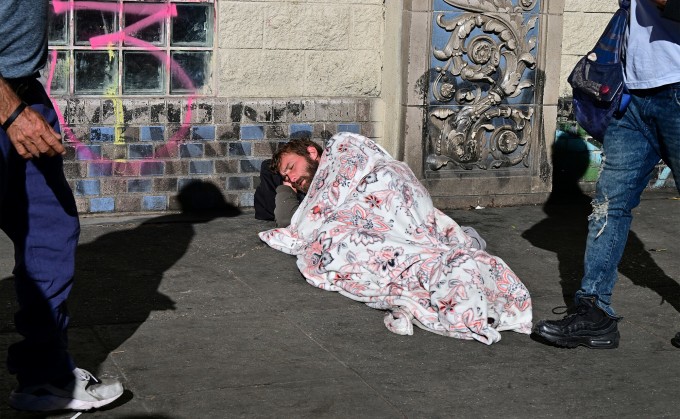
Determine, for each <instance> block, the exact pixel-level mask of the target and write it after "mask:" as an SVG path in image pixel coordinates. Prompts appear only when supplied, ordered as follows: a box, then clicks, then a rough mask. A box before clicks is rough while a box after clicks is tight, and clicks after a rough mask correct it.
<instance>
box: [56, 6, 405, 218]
mask: <svg viewBox="0 0 680 419" xmlns="http://www.w3.org/2000/svg"><path fill="white" fill-rule="evenodd" d="M207 1H208V3H210V4H212V5H213V6H214V11H215V13H214V22H213V23H214V25H213V29H214V33H213V34H212V36H213V37H214V38H213V43H212V48H211V52H212V64H211V65H210V66H209V68H208V69H207V70H206V71H204V72H205V73H209V74H208V77H207V78H206V80H208V82H206V84H205V85H202V86H201V87H200V88H197V89H196V91H195V94H194V93H192V92H189V93H187V94H184V95H171V94H166V95H148V96H147V95H144V96H139V95H136V96H130V95H125V94H115V93H113V94H111V93H108V92H109V90H107V93H106V94H90V95H82V94H74V93H73V92H72V91H71V92H69V90H68V89H67V90H65V91H62V92H52V93H51V95H52V97H53V99H54V101H55V104H56V105H57V106H58V108H59V112H60V113H62V114H63V117H64V121H63V124H62V125H63V131H64V139H65V142H66V145H67V150H68V154H67V156H66V159H65V172H66V175H67V178H68V180H69V182H70V183H71V185H72V188H73V190H74V193H75V195H76V200H77V203H78V209H79V211H80V212H81V213H111V212H114V213H131V212H144V211H166V210H178V209H179V202H178V201H177V195H178V193H179V192H180V191H181V190H182V188H184V187H185V186H186V185H187V184H189V183H191V182H193V181H196V180H201V181H205V182H209V183H212V184H214V185H215V186H217V188H218V189H219V190H220V191H222V192H223V193H224V196H225V198H226V200H227V201H228V202H229V203H231V204H234V205H237V206H244V207H247V206H252V205H253V193H254V189H255V188H256V187H257V185H258V182H259V169H260V165H261V163H262V161H263V160H265V159H267V158H268V157H270V156H271V154H272V153H273V151H274V150H275V149H276V148H277V146H278V145H279V144H280V143H282V142H286V141H288V140H289V139H291V138H301V137H306V138H311V139H313V140H315V141H318V142H323V141H324V140H325V139H328V138H330V136H332V135H333V134H334V133H336V132H340V131H353V132H358V133H362V134H364V135H366V136H369V137H372V138H375V139H376V140H377V141H378V142H382V141H383V138H382V132H383V121H384V119H385V116H384V115H385V103H384V100H383V98H382V95H383V76H382V74H383V57H384V52H383V45H384V42H385V40H384V37H385V14H386V12H385V5H384V2H383V0H334V1H330V0H328V1H324V0H308V1H301V0H263V1H233V0H219V1H215V2H213V1H212V0H207ZM57 3H59V5H61V6H62V8H63V7H67V8H68V7H70V8H73V7H74V5H76V6H77V3H72V2H57ZM110 4H111V3H107V2H88V3H87V5H85V6H82V5H81V6H80V7H91V8H92V10H98V9H97V7H100V6H102V7H103V6H108V5H110ZM124 4H125V5H126V6H125V7H127V5H128V4H131V3H127V2H126V3H124ZM139 4H142V2H139V3H137V4H135V5H139ZM170 4H172V3H170ZM88 5H89V6H88ZM69 12H71V11H70V10H68V9H64V10H62V13H69ZM71 16H72V15H71ZM74 20H75V19H74ZM121 20H122V19H121ZM124 30H125V28H123V31H124ZM123 31H121V32H123ZM115 35H116V34H112V35H111V34H107V35H106V36H107V37H111V36H115ZM128 35H129V34H128ZM110 39H112V38H110ZM93 44H94V42H93ZM59 48H60V47H59V46H54V45H53V46H52V49H55V50H59V51H62V50H60V49H59ZM72 48H73V47H72ZM102 48H106V45H103V46H100V49H102ZM152 49H153V48H151V47H149V51H151V50H152ZM204 49H205V48H204ZM122 54H123V53H122V52H121V53H120V55H121V56H122ZM60 63H62V65H61V67H62V68H61V70H60V67H59V64H54V67H57V70H58V71H56V72H53V73H54V74H57V75H59V74H60V73H59V71H66V73H68V65H69V64H68V60H64V61H63V62H60ZM76 66H77V64H76ZM64 68H65V70H64ZM73 71H74V70H73V65H72V64H71V72H73ZM47 72H49V71H47ZM47 72H46V73H47ZM187 72H189V70H187ZM63 77H66V80H68V74H66V76H63ZM63 77H62V79H63ZM44 78H46V76H44ZM71 81H72V82H73V77H71ZM122 83H125V82H124V81H122V82H121V84H122ZM46 84H47V82H46ZM112 91H115V86H114V90H112ZM119 92H120V90H119ZM387 146H388V148H389V147H390V145H387ZM392 146H393V145H392Z"/></svg>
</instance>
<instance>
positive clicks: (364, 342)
mask: <svg viewBox="0 0 680 419" xmlns="http://www.w3.org/2000/svg"><path fill="white" fill-rule="evenodd" d="M676 196H677V193H676V192H675V191H674V190H673V191H670V190H664V191H649V192H646V193H645V196H644V199H643V202H642V204H641V205H640V207H639V208H638V209H636V210H635V220H634V223H633V228H632V234H631V237H630V239H629V243H628V247H627V250H626V255H625V257H624V262H623V264H622V266H621V269H620V271H621V278H620V281H619V283H618V285H617V288H616V293H615V301H614V303H615V307H616V309H617V310H618V312H619V314H621V315H622V316H624V317H625V319H624V320H623V321H622V322H621V324H620V331H621V344H620V347H619V348H618V349H615V350H606V351H597V350H588V349H584V348H578V349H573V350H565V349H558V348H554V347H549V346H544V345H542V344H539V343H537V342H534V341H533V340H532V339H531V338H530V337H529V336H526V335H520V334H516V333H513V332H504V333H503V339H502V341H501V342H499V343H497V344H494V345H491V346H485V345H483V344H481V343H478V342H475V341H461V340H457V339H453V338H446V337H442V336H438V335H435V334H432V333H428V332H425V331H423V330H420V329H417V328H416V330H415V334H414V335H413V336H398V335H395V334H392V333H390V332H389V331H388V330H387V329H386V328H385V326H384V325H383V320H382V319H383V313H382V312H380V311H378V310H374V309H371V308H368V307H367V306H365V305H363V304H361V303H358V302H355V301H352V300H350V299H348V298H345V297H343V296H341V295H339V294H336V293H333V292H326V291H322V290H319V289H316V288H314V287H312V286H310V285H308V284H307V283H306V282H305V281H304V280H303V279H302V277H301V275H300V273H299V271H298V270H297V268H296V265H295V258H294V257H292V256H289V255H286V254H283V253H280V252H277V251H275V250H273V249H271V248H269V247H267V246H266V245H265V244H264V243H262V242H261V241H260V240H259V238H258V237H257V235H256V233H257V232H258V231H261V230H265V229H268V228H271V227H273V223H268V222H261V221H257V220H255V219H254V218H253V213H252V212H245V213H243V214H241V215H238V216H235V217H231V218H229V217H226V218H224V217H223V218H214V219H199V218H187V217H183V216H161V217H150V218H144V219H141V218H135V219H130V218H108V219H107V218H84V219H83V220H82V224H83V229H82V238H81V244H80V247H79V253H78V266H77V283H76V286H75V288H74V291H73V293H72V298H71V302H70V309H71V312H72V315H73V321H72V327H71V333H70V336H71V348H72V352H73V354H74V356H75V358H76V360H77V362H78V364H79V366H80V367H82V368H86V369H89V370H91V371H93V372H99V373H101V375H108V376H115V377H118V378H120V379H121V380H122V381H123V382H124V384H125V386H126V389H127V391H126V393H125V394H124V395H123V397H122V398H121V400H120V402H117V403H116V405H115V406H113V407H112V408H107V409H104V410H99V411H95V412H91V413H86V414H83V415H82V416H81V417H101V418H143V417H148V418H232V417H286V418H287V417H311V418H323V417H332V418H355V417H367V418H369V417H370V418H381V417H385V418H387V417H390V418H392V417H414V418H415V417H424V418H425V417H426V418H432V417H456V418H458V417H461V418H468V417H469V418H477V417H517V418H519V417H677V416H678V414H679V413H678V412H679V411H680V397H678V392H679V391H680V349H676V348H674V347H673V346H672V345H671V344H670V338H671V337H673V335H674V334H675V333H676V332H677V331H680V285H679V282H678V281H680V257H678V246H677V238H678V236H680V224H679V221H680V200H678V199H675V198H676ZM586 213H587V207H586V206H581V205H569V206H560V205H556V206H554V207H551V208H549V209H546V208H543V207H540V206H529V207H511V208H484V209H477V210H456V211H449V212H448V214H449V215H451V216H452V217H453V218H454V219H455V220H456V221H457V222H458V223H459V224H463V225H470V226H473V227H475V228H476V229H477V230H478V231H479V233H480V234H481V235H482V236H483V237H484V238H485V239H486V241H487V243H488V250H489V251H490V253H492V254H495V255H498V256H500V257H501V258H503V259H504V260H505V261H506V262H507V263H508V264H509V266H510V267H511V268H512V269H513V270H514V271H515V272H516V273H517V274H518V275H519V276H520V278H522V280H523V281H524V283H525V284H526V286H527V287H528V288H529V290H530V292H531V294H532V298H533V304H534V320H538V319H541V318H546V317H548V318H557V317H561V315H555V314H553V313H552V312H551V311H552V309H553V308H555V307H557V306H563V305H565V301H569V302H570V299H571V295H572V294H573V292H574V290H575V289H576V288H577V287H578V283H579V279H580V276H581V273H582V263H581V259H582V254H583V247H584V242H585V233H586V232H585V214H586ZM0 262H1V266H2V271H3V273H4V274H3V275H4V276H5V279H2V280H0V307H1V310H0V352H2V355H1V356H2V358H4V356H5V354H6V350H7V346H8V345H9V344H10V343H11V342H13V341H15V340H17V339H18V335H17V334H16V333H15V332H14V329H13V320H12V319H13V317H12V314H13V312H14V309H15V307H16V306H15V303H14V301H13V296H14V293H13V290H12V286H13V285H12V280H11V279H9V278H7V276H9V272H10V271H11V268H12V264H13V262H12V250H11V244H10V243H9V241H8V240H7V239H5V238H4V236H3V237H2V240H1V241H0ZM13 386H14V378H13V377H12V376H9V375H8V374H7V373H6V372H5V371H4V369H3V370H2V372H1V373H0V397H2V398H5V397H6V396H7V395H9V392H10V391H11V389H12V388H13ZM73 416H74V413H71V412H64V413H60V414H53V415H49V417H54V418H70V417H73ZM0 417H2V418H14V417H17V418H33V417H45V415H33V414H26V413H20V412H16V411H14V410H12V409H10V408H9V407H7V405H6V404H5V403H1V404H0Z"/></svg>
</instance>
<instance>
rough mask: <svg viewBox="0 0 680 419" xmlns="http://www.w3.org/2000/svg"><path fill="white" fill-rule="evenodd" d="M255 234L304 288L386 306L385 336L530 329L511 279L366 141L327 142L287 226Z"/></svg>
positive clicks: (477, 335) (521, 290)
mask: <svg viewBox="0 0 680 419" xmlns="http://www.w3.org/2000/svg"><path fill="white" fill-rule="evenodd" d="M260 238H261V239H262V240H263V241H265V242H266V243H267V244H269V245H270V246H271V247H272V248H274V249H277V250H280V251H282V252H285V253H289V254H292V255H297V257H298V267H299V269H300V271H301V272H302V274H303V276H304V277H305V279H306V280H307V282H308V283H310V284H311V285H314V286H316V287H319V288H321V289H324V290H329V291H336V292H339V293H341V294H342V295H344V296H347V297H349V298H352V299H354V300H357V301H361V302H364V303H366V304H367V305H369V306H371V307H373V308H377V309H383V310H387V317H386V319H385V324H386V326H387V327H388V329H389V330H391V331H393V332H395V333H401V334H411V333H412V328H413V325H416V326H419V327H421V328H423V329H426V330H429V331H431V332H434V333H438V334H441V335H444V336H451V337H455V338H460V339H476V340H478V341H481V342H484V343H486V344H491V343H494V342H497V341H498V340H500V338H501V336H500V333H499V332H500V331H504V330H513V331H516V332H520V333H526V334H528V333H530V331H531V321H532V306H531V297H530V295H529V292H528V290H527V289H526V287H525V286H524V284H522V282H521V281H520V280H519V278H518V277H517V275H515V273H514V272H513V271H512V270H511V269H510V268H509V267H508V266H507V265H506V264H505V262H503V260H501V259H500V258H498V257H496V256H492V255H490V254H488V253H486V252H485V251H481V250H478V249H476V248H473V247H472V245H471V241H470V239H469V238H468V237H467V236H466V234H465V233H464V232H463V230H462V229H461V228H460V226H459V225H458V224H456V222H455V221H454V220H452V219H451V218H450V217H448V216H446V215H445V214H444V213H442V212H441V211H439V210H438V209H436V208H434V206H433V204H432V200H431V198H430V196H429V194H428V192H427V190H426V189H425V188H424V187H423V185H422V184H421V183H420V182H418V180H417V179H416V177H415V176H414V175H413V172H412V171H411V170H410V169H409V168H408V166H407V165H406V164H405V163H403V162H400V161H397V160H394V159H393V158H392V157H390V156H389V154H388V153H387V152H386V151H385V150H383V149H382V148H381V147H380V146H379V145H378V144H376V143H375V142H373V141H372V140H370V139H368V138H366V137H363V136H360V135H357V134H352V133H341V134H337V135H335V136H333V138H331V139H330V140H329V141H328V142H327V145H326V148H325V150H324V153H323V155H322V157H321V161H320V164H319V170H318V172H317V175H316V176H315V177H314V180H313V181H312V183H311V185H310V193H309V194H308V195H307V197H306V198H305V200H304V201H303V202H302V203H301V204H300V207H299V208H298V210H297V212H296V213H295V215H294V216H293V220H292V223H291V225H290V226H289V227H287V228H278V229H272V230H268V231H264V232H262V233H260Z"/></svg>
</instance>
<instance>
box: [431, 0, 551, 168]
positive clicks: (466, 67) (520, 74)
mask: <svg viewBox="0 0 680 419" xmlns="http://www.w3.org/2000/svg"><path fill="white" fill-rule="evenodd" d="M540 3H541V2H540V1H539V0H434V2H433V9H434V12H433V17H432V19H433V23H432V51H431V57H430V79H429V83H430V88H429V92H428V98H427V115H426V123H427V143H426V145H425V169H426V170H425V172H426V173H425V175H426V177H437V178H438V177H441V176H446V175H445V173H446V172H450V173H451V174H452V175H453V174H454V173H456V172H461V171H462V172H466V171H472V172H485V171H486V172H488V171H494V170H495V171H498V170H501V171H504V172H506V173H507V172H521V171H527V170H528V169H529V167H530V164H531V161H532V159H530V154H531V151H532V150H531V147H532V143H533V141H532V138H534V137H535V135H532V131H533V126H534V115H535V109H536V97H535V96H536V91H535V84H536V66H537V59H536V54H537V52H536V51H537V43H538V23H539V11H540ZM428 174H429V176H428ZM480 174H481V173H480Z"/></svg>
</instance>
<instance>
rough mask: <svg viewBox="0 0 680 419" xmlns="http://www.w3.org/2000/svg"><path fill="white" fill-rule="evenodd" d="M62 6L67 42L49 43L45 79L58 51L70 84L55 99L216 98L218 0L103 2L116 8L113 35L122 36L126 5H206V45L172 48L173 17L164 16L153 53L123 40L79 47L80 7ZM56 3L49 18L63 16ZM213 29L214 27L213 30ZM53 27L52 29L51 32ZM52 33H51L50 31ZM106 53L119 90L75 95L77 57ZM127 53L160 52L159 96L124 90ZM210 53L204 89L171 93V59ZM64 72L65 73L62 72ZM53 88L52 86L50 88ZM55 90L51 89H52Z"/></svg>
mask: <svg viewBox="0 0 680 419" xmlns="http://www.w3.org/2000/svg"><path fill="white" fill-rule="evenodd" d="M59 3H62V4H63V3H66V4H67V5H68V6H67V10H66V11H65V12H63V14H65V15H66V17H65V19H66V24H65V29H64V30H65V31H66V34H65V38H66V42H63V41H60V42H52V41H51V40H50V42H49V47H48V49H49V51H50V53H49V55H48V64H47V66H46V68H45V70H46V71H43V73H45V74H43V76H42V79H43V81H44V82H46V81H47V74H46V73H48V71H47V70H48V68H49V66H51V60H52V51H56V53H57V54H59V53H65V54H66V60H67V64H66V66H67V67H68V79H67V80H68V81H67V86H66V89H65V90H55V91H54V92H52V93H51V94H52V96H56V97H60V96H67V97H68V96H77V97H93V96H102V95H115V96H116V97H125V98H130V99H134V98H141V97H149V96H171V97H183V96H203V97H210V96H214V95H215V77H214V63H215V51H216V37H215V34H216V33H217V29H218V28H217V22H218V19H217V1H216V0H153V1H145V0H106V1H100V3H106V4H110V5H115V6H117V7H116V11H115V14H116V15H115V18H114V20H115V22H116V23H115V25H116V30H117V32H115V33H114V34H118V33H121V32H122V31H123V30H124V29H125V27H124V26H123V25H124V24H125V19H124V18H125V7H124V5H126V4H134V3H137V4H139V5H149V4H154V5H164V4H167V5H175V6H177V5H179V6H185V5H203V4H205V5H207V7H208V16H207V20H206V24H207V26H208V27H207V28H206V45H203V46H199V45H186V44H184V45H181V44H175V45H173V42H172V35H173V33H172V24H173V17H171V16H165V17H164V18H163V20H162V28H163V33H162V38H163V40H162V44H160V45H156V44H153V45H154V46H153V48H154V50H153V51H152V50H151V49H150V48H149V47H145V46H135V45H130V43H128V42H124V41H123V40H122V39H120V40H119V41H117V42H116V43H115V44H114V45H110V44H109V45H105V46H96V47H93V46H91V45H89V44H88V45H79V44H77V43H76V40H75V29H76V12H77V11H78V9H77V7H76V5H77V3H79V1H78V0H63V1H61V2H59ZM53 7H54V6H53V1H50V16H61V14H57V15H55V14H54V11H53V10H54V8H53ZM210 26H212V27H210ZM51 28H52V26H51V25H50V29H51ZM50 33H51V31H50ZM97 51H99V52H107V53H109V54H111V53H113V54H115V57H116V60H117V63H116V75H115V80H116V81H115V84H116V89H115V92H113V91H110V90H108V91H107V90H106V88H105V89H104V90H103V91H99V92H77V91H76V84H75V83H76V62H75V57H76V53H77V52H97ZM125 51H130V52H138V53H152V54H153V53H154V51H157V52H160V53H161V54H162V55H163V57H164V60H163V62H161V75H160V77H161V78H162V81H161V85H162V89H161V91H160V92H149V91H140V92H129V91H127V92H126V90H127V89H125V86H124V82H125V67H124V66H125V60H124V52H125ZM178 52H179V53H195V52H199V53H208V55H209V59H208V62H207V63H206V72H207V77H206V78H207V79H208V80H207V81H206V82H205V83H204V84H203V85H202V86H201V88H198V89H194V90H193V91H192V90H190V89H186V90H185V89H181V90H180V91H177V90H175V92H173V89H172V85H171V83H172V79H173V75H172V74H171V65H170V63H171V57H172V55H173V54H174V53H178ZM62 71H63V70H62ZM50 87H51V86H50ZM50 90H52V89H50Z"/></svg>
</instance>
